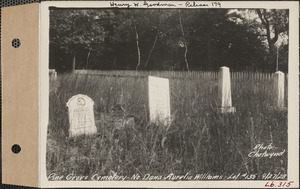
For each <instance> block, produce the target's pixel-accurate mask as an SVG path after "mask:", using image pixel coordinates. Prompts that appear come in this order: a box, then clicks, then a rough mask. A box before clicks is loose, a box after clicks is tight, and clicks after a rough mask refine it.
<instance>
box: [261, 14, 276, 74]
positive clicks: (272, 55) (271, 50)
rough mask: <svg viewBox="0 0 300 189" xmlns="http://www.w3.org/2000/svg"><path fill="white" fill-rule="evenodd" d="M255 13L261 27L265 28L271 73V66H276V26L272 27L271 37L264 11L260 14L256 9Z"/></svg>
mask: <svg viewBox="0 0 300 189" xmlns="http://www.w3.org/2000/svg"><path fill="white" fill-rule="evenodd" d="M256 12H257V14H258V16H259V18H260V20H261V23H262V25H263V26H265V28H266V36H267V41H268V46H269V59H270V63H271V69H272V71H273V70H274V67H273V65H276V57H275V54H276V47H275V43H276V42H277V40H278V36H279V31H278V28H277V26H276V25H274V36H273V37H271V25H270V21H269V20H268V18H267V15H266V9H263V12H261V11H260V9H256Z"/></svg>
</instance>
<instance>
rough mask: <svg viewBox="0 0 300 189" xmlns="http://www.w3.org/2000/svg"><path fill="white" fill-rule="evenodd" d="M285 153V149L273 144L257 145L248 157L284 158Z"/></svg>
mask: <svg viewBox="0 0 300 189" xmlns="http://www.w3.org/2000/svg"><path fill="white" fill-rule="evenodd" d="M284 153H285V149H283V150H281V149H279V148H277V147H275V146H273V144H272V143H271V144H268V145H264V144H257V145H256V146H255V147H254V148H253V149H252V150H251V152H250V153H249V154H248V157H252V158H263V157H265V158H273V157H279V156H282V155H283V154H284Z"/></svg>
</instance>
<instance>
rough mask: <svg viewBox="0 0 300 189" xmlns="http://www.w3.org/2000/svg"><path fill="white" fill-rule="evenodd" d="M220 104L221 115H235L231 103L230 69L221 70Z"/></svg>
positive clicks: (222, 68) (219, 84)
mask: <svg viewBox="0 0 300 189" xmlns="http://www.w3.org/2000/svg"><path fill="white" fill-rule="evenodd" d="M218 80H219V83H218V88H219V90H218V91H219V94H218V96H219V102H220V105H221V107H220V108H219V110H220V112H221V113H233V112H235V111H236V110H235V108H234V107H232V101H231V82H230V71H229V68H228V67H225V66H223V67H221V68H220V69H219V79H218Z"/></svg>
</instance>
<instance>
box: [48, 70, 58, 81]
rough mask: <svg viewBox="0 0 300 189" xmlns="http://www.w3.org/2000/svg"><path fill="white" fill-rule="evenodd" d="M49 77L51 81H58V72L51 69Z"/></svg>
mask: <svg viewBox="0 0 300 189" xmlns="http://www.w3.org/2000/svg"><path fill="white" fill-rule="evenodd" d="M49 76H50V79H54V80H55V79H56V78H57V72H56V71H55V69H49Z"/></svg>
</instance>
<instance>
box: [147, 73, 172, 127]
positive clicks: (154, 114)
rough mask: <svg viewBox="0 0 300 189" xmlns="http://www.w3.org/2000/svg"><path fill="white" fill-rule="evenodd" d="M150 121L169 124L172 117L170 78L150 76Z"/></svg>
mask: <svg viewBox="0 0 300 189" xmlns="http://www.w3.org/2000/svg"><path fill="white" fill-rule="evenodd" d="M148 97H149V110H150V122H152V123H163V124H164V125H166V126H169V124H170V119H171V110H170V109H171V108H170V91H169V79H165V78H159V77H153V76H148Z"/></svg>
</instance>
